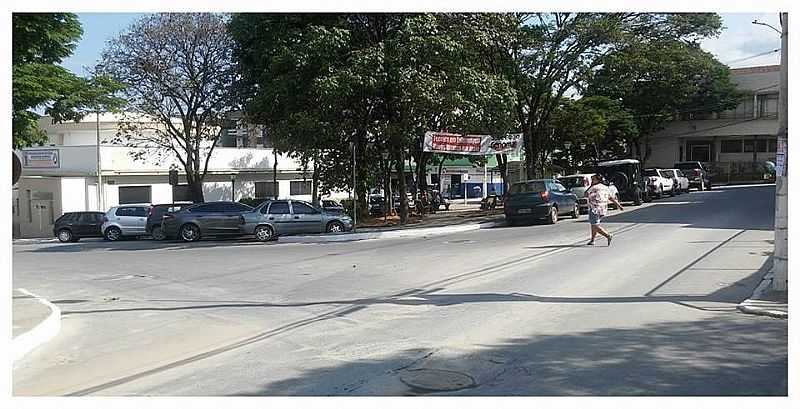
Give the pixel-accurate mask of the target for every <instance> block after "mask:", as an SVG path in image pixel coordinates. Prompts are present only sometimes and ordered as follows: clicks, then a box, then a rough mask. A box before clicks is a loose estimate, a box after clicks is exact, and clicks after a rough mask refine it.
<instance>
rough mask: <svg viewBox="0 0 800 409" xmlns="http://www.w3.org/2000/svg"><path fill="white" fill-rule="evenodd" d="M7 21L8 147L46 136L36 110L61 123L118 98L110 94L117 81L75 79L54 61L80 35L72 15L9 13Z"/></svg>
mask: <svg viewBox="0 0 800 409" xmlns="http://www.w3.org/2000/svg"><path fill="white" fill-rule="evenodd" d="M12 24H13V28H12V30H13V31H12V58H11V62H12V109H13V112H12V128H13V139H12V141H13V142H12V145H13V147H14V148H21V147H26V146H31V145H34V144H39V143H44V142H45V141H46V140H47V135H45V133H44V132H43V131H42V130H41V129H39V127H38V124H37V120H38V119H39V117H40V115H39V114H38V113H37V111H38V112H41V111H43V112H44V113H45V114H46V115H50V116H51V117H52V118H53V121H54V122H63V121H67V120H72V121H79V120H80V119H81V118H83V116H85V115H86V114H87V113H88V112H89V111H91V110H95V109H101V108H102V109H104V110H106V109H113V108H115V107H117V106H119V104H120V103H121V101H120V100H119V99H117V98H115V97H114V93H115V92H117V91H119V89H120V86H119V84H117V83H115V82H114V81H113V80H111V79H110V78H108V77H105V76H94V77H91V78H83V77H79V76H77V75H75V74H73V73H71V72H69V71H67V70H66V69H65V68H64V67H61V66H60V65H58V64H60V63H61V62H62V61H63V60H64V58H66V57H68V56H70V55H71V54H72V52H73V51H74V49H75V47H76V45H77V41H78V40H79V39H80V37H81V35H82V33H83V31H82V29H81V25H80V22H79V21H78V19H77V17H76V16H75V15H74V14H71V13H14V14H13V15H12Z"/></svg>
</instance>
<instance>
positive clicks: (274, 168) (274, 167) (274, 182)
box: [272, 148, 280, 200]
mask: <svg viewBox="0 0 800 409" xmlns="http://www.w3.org/2000/svg"><path fill="white" fill-rule="evenodd" d="M272 186H273V187H274V188H275V192H274V193H273V196H274V197H273V198H274V199H275V200H278V197H279V196H280V192H279V191H278V190H279V189H278V150H277V149H275V148H272Z"/></svg>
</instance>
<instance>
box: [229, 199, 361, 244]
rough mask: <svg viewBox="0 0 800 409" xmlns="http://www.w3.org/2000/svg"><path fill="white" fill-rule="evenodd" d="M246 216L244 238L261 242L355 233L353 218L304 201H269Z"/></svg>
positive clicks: (243, 230)
mask: <svg viewBox="0 0 800 409" xmlns="http://www.w3.org/2000/svg"><path fill="white" fill-rule="evenodd" d="M242 216H243V217H244V224H243V225H242V234H246V235H250V234H252V235H254V236H255V237H256V239H258V240H260V241H269V240H275V239H276V238H277V237H278V236H284V235H290V234H304V233H340V232H345V231H349V230H352V229H353V219H351V218H350V216H347V215H345V214H342V213H333V212H328V211H326V210H322V209H320V208H317V207H314V206H312V205H311V203H308V202H303V201H300V200H274V201H267V202H264V203H262V204H261V205H259V206H258V207H256V208H255V209H254V210H253V211H252V212H250V213H245V214H243V215H242Z"/></svg>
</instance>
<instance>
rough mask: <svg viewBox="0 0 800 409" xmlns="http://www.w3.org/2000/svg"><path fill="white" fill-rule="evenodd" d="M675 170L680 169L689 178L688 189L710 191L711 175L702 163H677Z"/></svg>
mask: <svg viewBox="0 0 800 409" xmlns="http://www.w3.org/2000/svg"><path fill="white" fill-rule="evenodd" d="M675 169H680V170H681V171H682V172H683V174H684V175H685V176H686V177H687V178H689V188H690V189H691V188H693V187H694V188H697V189H698V190H711V173H709V171H708V168H706V167H705V166H703V163H702V162H694V161H692V162H678V163H676V164H675Z"/></svg>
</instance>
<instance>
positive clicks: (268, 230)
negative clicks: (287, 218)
mask: <svg viewBox="0 0 800 409" xmlns="http://www.w3.org/2000/svg"><path fill="white" fill-rule="evenodd" d="M255 236H256V240H258V241H271V240H274V239H275V230H274V229H273V228H272V227H271V226H266V225H264V226H258V227H256V231H255Z"/></svg>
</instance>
